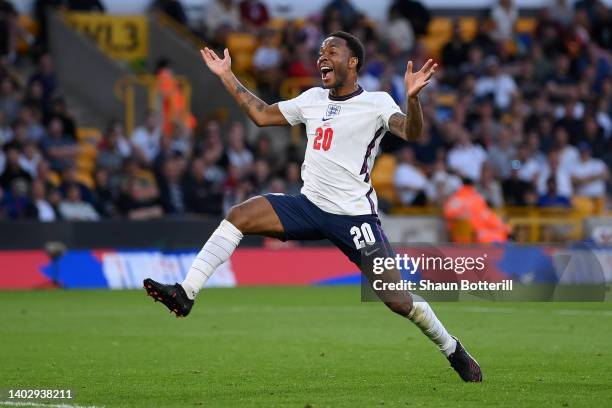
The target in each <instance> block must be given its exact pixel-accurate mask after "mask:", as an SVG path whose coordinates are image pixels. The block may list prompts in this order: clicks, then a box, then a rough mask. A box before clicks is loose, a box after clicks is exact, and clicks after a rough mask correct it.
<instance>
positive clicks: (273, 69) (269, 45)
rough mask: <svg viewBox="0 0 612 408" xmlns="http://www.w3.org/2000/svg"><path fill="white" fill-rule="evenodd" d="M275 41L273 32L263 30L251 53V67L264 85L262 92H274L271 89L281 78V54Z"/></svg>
mask: <svg viewBox="0 0 612 408" xmlns="http://www.w3.org/2000/svg"><path fill="white" fill-rule="evenodd" d="M275 41H276V39H275V34H274V32H272V31H269V30H265V31H264V32H263V33H262V34H261V41H260V45H259V47H257V49H256V50H255V54H254V55H253V68H255V71H256V74H257V77H258V78H259V81H260V82H261V85H263V86H264V92H266V91H267V92H269V93H272V92H274V91H273V89H275V88H277V87H278V83H279V82H280V80H281V78H280V72H279V69H280V66H281V63H282V54H281V50H280V48H279V47H277V46H276V44H275Z"/></svg>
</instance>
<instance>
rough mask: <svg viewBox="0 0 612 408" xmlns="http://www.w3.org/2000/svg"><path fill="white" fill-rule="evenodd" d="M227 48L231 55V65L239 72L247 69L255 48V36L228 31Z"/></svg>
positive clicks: (250, 64)
mask: <svg viewBox="0 0 612 408" xmlns="http://www.w3.org/2000/svg"><path fill="white" fill-rule="evenodd" d="M227 48H228V49H229V52H230V53H231V55H232V66H233V67H234V68H235V69H236V70H237V71H239V72H244V71H248V70H249V69H250V68H251V66H252V60H253V54H254V53H255V49H256V48H257V38H256V37H255V36H254V35H253V34H248V33H230V34H229V35H228V37H227Z"/></svg>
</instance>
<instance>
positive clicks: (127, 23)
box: [64, 13, 149, 61]
mask: <svg viewBox="0 0 612 408" xmlns="http://www.w3.org/2000/svg"><path fill="white" fill-rule="evenodd" d="M64 18H65V19H66V22H67V23H68V25H70V26H71V27H72V28H74V29H75V30H77V31H79V32H80V33H81V34H83V35H85V36H87V37H89V38H91V39H92V40H93V41H94V42H95V43H96V44H97V45H98V47H99V48H100V49H101V50H102V51H103V52H104V53H105V54H106V55H108V56H109V57H111V58H114V59H120V60H128V61H133V60H140V59H145V58H146V57H147V53H148V49H149V26H148V22H147V18H146V17H145V16H117V15H108V14H102V13H64Z"/></svg>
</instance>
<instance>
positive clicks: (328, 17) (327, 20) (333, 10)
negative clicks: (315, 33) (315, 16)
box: [323, 0, 359, 33]
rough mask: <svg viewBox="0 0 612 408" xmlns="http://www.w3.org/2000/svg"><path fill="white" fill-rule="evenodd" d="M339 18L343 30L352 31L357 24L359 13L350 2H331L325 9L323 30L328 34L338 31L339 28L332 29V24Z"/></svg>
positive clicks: (336, 0) (333, 0)
mask: <svg viewBox="0 0 612 408" xmlns="http://www.w3.org/2000/svg"><path fill="white" fill-rule="evenodd" d="M337 18H339V19H340V22H341V24H342V26H341V28H340V29H341V30H344V31H351V30H352V28H353V27H354V26H355V24H357V20H358V19H359V13H358V12H357V9H355V7H354V6H353V4H352V3H351V1H350V0H331V1H330V2H329V3H327V5H326V6H325V8H324V9H323V27H324V28H323V30H324V31H325V32H326V33H332V32H334V31H338V30H337V28H338V27H334V28H335V29H332V27H331V24H332V23H331V22H332V21H333V20H335V19H337ZM326 28H327V29H326Z"/></svg>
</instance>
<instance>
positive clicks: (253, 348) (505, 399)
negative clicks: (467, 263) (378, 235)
mask: <svg viewBox="0 0 612 408" xmlns="http://www.w3.org/2000/svg"><path fill="white" fill-rule="evenodd" d="M611 5H612V1H610V0H605V1H603V0H578V1H573V0H533V1H528V0H499V1H498V0H421V1H411V0H350V1H349V0H309V1H291V0H254V1H248V0H245V1H241V0H233V1H232V0H155V1H152V0H130V1H127V0H12V1H7V0H0V310H2V313H0V337H1V339H2V341H1V345H2V346H1V347H0V361H2V363H1V367H2V368H1V369H0V405H2V406H5V405H8V406H18V405H19V406H21V405H23V406H25V405H28V406H49V405H48V403H49V402H45V401H40V400H38V401H34V402H32V401H30V402H28V403H22V402H15V401H5V399H6V394H4V392H5V391H6V388H1V387H19V388H32V387H38V388H40V387H42V388H71V389H72V390H73V392H74V394H75V396H76V398H75V400H71V401H67V400H63V401H53V403H58V402H60V403H61V404H62V405H52V406H57V407H59V406H62V407H70V406H74V405H70V404H73V403H78V404H80V405H79V406H81V405H87V406H106V407H126V406H129V407H186V406H206V407H213V406H214V407H219V406H224V407H235V406H239V407H271V406H274V407H280V406H288V407H304V408H315V407H351V408H353V407H373V406H387V407H397V406H401V407H406V406H411V407H431V406H436V407H460V406H469V407H474V406H497V407H507V406H517V407H519V406H521V407H522V406H533V407H542V406H555V407H580V406H584V407H593V406H602V407H603V406H608V405H609V401H610V373H611V372H612V366H611V364H612V358H610V338H612V325H611V324H610V319H611V317H612V311H611V310H610V303H608V302H598V303H596V302H585V303H579V302H572V303H569V302H554V303H552V302H551V303H546V304H545V303H527V302H484V301H478V302H460V303H457V302H452V303H449V302H437V303H435V304H434V308H435V310H436V314H437V315H438V316H439V317H440V319H441V320H442V321H444V322H445V325H446V326H447V327H448V329H449V331H451V332H452V333H453V334H456V335H457V336H459V337H460V338H461V340H462V341H463V342H464V343H465V344H466V345H468V346H469V348H470V352H472V353H473V354H474V355H475V356H476V357H477V358H478V360H479V362H480V364H481V365H482V367H483V369H484V373H485V374H484V376H485V377H484V378H485V381H484V383H483V384H471V385H470V384H468V385H466V384H463V383H460V381H459V380H458V378H457V377H456V375H455V374H454V373H453V372H452V369H451V368H450V367H448V364H447V362H446V361H445V360H444V358H443V356H442V355H440V354H439V353H436V352H435V350H434V347H432V345H431V344H429V343H428V342H427V341H425V340H424V339H423V338H422V335H421V334H420V333H418V330H417V329H416V328H414V327H411V325H407V323H406V322H402V320H401V319H399V318H398V317H397V316H394V315H392V314H391V313H389V312H388V311H387V310H386V309H385V307H384V306H382V305H380V304H376V303H367V302H361V303H360V302H359V287H358V286H356V285H350V284H355V283H357V282H359V273H358V271H357V269H356V267H355V266H354V265H353V264H351V263H350V262H349V261H348V260H347V259H346V258H345V257H344V255H342V253H341V252H340V251H338V250H337V249H335V248H334V247H332V246H329V244H327V243H325V242H314V243H313V242H309V243H296V242H293V243H281V242H280V241H276V240H267V239H262V238H258V237H247V238H245V239H244V240H243V241H242V243H241V246H240V247H239V248H238V249H237V250H236V252H235V253H234V255H233V256H232V258H231V259H230V261H229V262H227V263H226V264H224V265H222V266H221V267H220V268H219V270H218V271H217V272H216V274H215V275H213V278H212V279H211V280H209V282H208V283H209V285H210V286H217V287H221V288H214V289H210V290H206V291H204V293H203V294H202V295H201V296H200V297H199V298H198V301H197V304H196V308H195V309H194V311H193V312H192V313H191V314H190V316H189V317H188V318H187V319H184V320H183V319H181V320H177V319H173V318H171V316H170V315H168V314H166V313H163V311H162V307H161V306H159V305H154V304H153V302H150V299H148V298H146V297H145V296H144V293H143V291H142V289H141V285H142V279H143V278H144V277H153V278H154V279H156V280H158V281H166V282H174V281H181V280H182V279H183V276H184V274H185V273H186V271H187V269H188V267H189V265H190V263H191V261H192V259H193V257H194V256H195V253H196V251H198V250H199V248H200V247H201V246H202V244H203V242H204V241H205V240H206V239H207V238H208V236H209V235H210V234H211V233H212V231H213V230H214V228H216V226H217V225H218V223H219V221H220V220H221V218H222V216H223V215H224V213H225V212H226V211H227V210H228V208H230V207H231V206H232V205H234V204H235V203H238V202H240V201H242V200H244V199H246V198H248V197H250V196H252V195H254V194H259V193H263V192H287V193H296V192H298V191H299V189H300V185H301V181H300V176H299V172H300V164H301V160H302V155H303V152H304V143H305V138H304V135H303V133H304V130H303V128H299V127H296V128H293V129H291V128H264V129H259V128H257V127H255V126H254V125H253V124H252V123H250V121H249V120H248V119H247V118H246V117H245V116H244V115H243V114H242V113H241V111H240V110H239V108H238V106H237V105H236V104H235V103H234V102H233V101H232V100H230V98H229V97H228V95H227V94H226V92H225V91H224V89H223V88H222V86H221V84H220V83H219V81H218V79H217V78H215V77H213V75H212V74H211V73H210V72H209V71H208V70H207V68H206V66H205V65H204V63H203V62H202V61H201V59H200V55H199V51H198V50H199V48H201V47H202V46H203V45H208V46H211V47H214V49H216V50H217V51H218V52H220V51H221V50H222V49H223V47H225V46H227V47H228V48H229V49H230V52H231V53H232V57H233V68H234V70H235V71H236V72H237V73H238V74H239V76H240V78H241V79H242V80H243V81H244V82H245V83H246V84H248V86H249V87H250V88H251V89H253V90H255V91H256V93H257V94H259V95H261V96H262V97H263V98H264V99H265V100H266V101H268V102H274V101H277V100H280V99H284V98H290V97H292V96H295V95H297V94H298V93H299V92H300V91H301V90H303V89H305V88H308V87H311V86H317V85H318V84H319V78H318V75H317V73H316V72H315V65H314V61H315V56H316V53H317V51H318V45H319V43H320V41H321V38H322V36H323V35H324V34H325V33H327V32H331V31H334V30H337V29H345V30H347V31H350V32H352V33H354V34H355V35H357V36H358V37H359V38H361V39H362V41H363V42H364V43H365V45H366V48H367V56H366V65H365V68H364V70H363V72H362V74H361V77H360V84H361V85H362V86H363V87H364V88H366V89H368V90H384V91H387V92H389V93H390V94H391V95H392V96H393V98H395V100H396V101H397V102H398V103H399V104H400V106H403V105H404V100H403V99H404V92H403V84H402V76H403V72H404V70H405V64H406V61H407V60H408V59H413V60H414V61H415V65H416V66H417V67H419V66H420V65H421V64H422V63H423V62H424V60H426V59H427V58H429V57H433V58H435V59H436V60H437V61H438V62H439V64H440V69H439V70H438V72H437V74H436V78H435V81H434V82H433V83H432V84H430V86H428V87H427V88H426V89H425V90H424V92H423V94H422V96H421V101H422V105H423V108H424V115H425V132H424V136H425V137H424V138H423V140H422V141H420V142H418V143H411V144H408V143H404V142H402V141H401V140H399V139H397V138H395V137H393V136H390V135H387V136H385V138H384V139H383V143H382V152H381V154H380V156H379V157H378V160H377V162H376V165H375V168H374V170H373V174H372V181H373V184H374V186H375V188H376V191H377V192H378V196H379V202H380V204H381V205H380V207H381V210H383V211H382V212H383V214H381V218H382V222H383V224H384V227H385V230H386V232H387V235H388V236H389V238H390V240H391V241H392V242H395V243H398V244H401V245H403V244H410V243H413V244H416V243H418V244H419V246H417V247H416V248H417V249H419V250H420V249H421V248H426V250H431V249H432V247H433V248H434V249H435V250H436V251H437V252H438V253H439V252H443V253H445V254H447V255H450V256H472V255H475V256H481V255H482V252H483V251H485V252H486V253H487V254H488V255H489V263H488V266H489V269H493V271H490V272H491V273H492V275H494V276H498V277H506V278H507V277H510V278H512V279H514V281H515V282H516V283H519V282H522V283H529V282H537V283H542V282H545V283H553V284H556V283H557V282H559V281H565V282H570V283H595V284H597V285H596V286H597V287H598V290H596V291H594V292H592V293H591V295H592V296H591V298H589V299H590V300H600V299H603V298H605V297H606V296H607V297H608V298H609V297H610V296H609V293H610V290H609V283H610V282H611V281H612V246H611V243H612V217H611V214H612V213H611V212H610V208H611V207H610V199H609V195H610V191H611V188H610V187H611V184H610V179H609V169H610V164H611V163H612V117H611V115H612V77H611V74H612V59H611V51H612V21H611V18H610V7H611ZM466 178H469V179H471V180H472V181H473V184H474V187H470V186H469V185H467V186H464V185H462V179H466ZM450 202H453V203H455V204H457V205H449V203H450ZM457 209H460V211H457ZM492 241H493V242H497V244H495V245H494V246H490V247H489V246H488V247H487V248H486V249H483V247H481V246H478V245H480V244H487V243H489V242H492ZM344 284H349V285H344ZM278 285H283V288H282V289H279V288H278ZM332 285H333V286H332ZM254 286H257V287H254ZM55 287H64V288H69V289H71V290H56V289H55ZM108 288H113V289H140V290H139V291H135V290H132V291H130V290H113V291H110V290H106V289H108ZM13 289H21V290H16V291H13ZM23 289H25V290H23ZM33 289H45V290H33ZM46 289H48V290H46ZM78 289H99V290H78ZM549 295H550V296H549ZM540 299H541V300H551V299H558V298H555V296H554V294H552V293H550V294H544V295H543V296H542V297H541V298H540ZM39 403H44V404H46V405H43V404H39Z"/></svg>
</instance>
